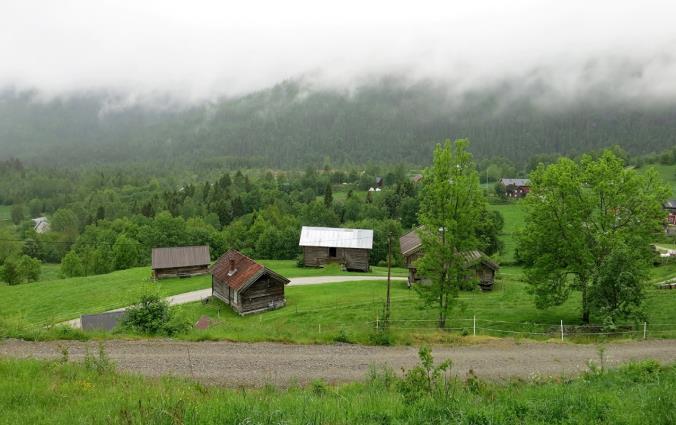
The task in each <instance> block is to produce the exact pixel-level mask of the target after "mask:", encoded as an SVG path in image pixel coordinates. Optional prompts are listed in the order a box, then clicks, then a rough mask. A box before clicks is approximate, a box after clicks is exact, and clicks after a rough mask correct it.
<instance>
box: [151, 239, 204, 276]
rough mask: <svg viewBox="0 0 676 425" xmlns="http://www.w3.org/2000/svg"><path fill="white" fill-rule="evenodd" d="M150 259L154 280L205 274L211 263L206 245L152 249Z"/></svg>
mask: <svg viewBox="0 0 676 425" xmlns="http://www.w3.org/2000/svg"><path fill="white" fill-rule="evenodd" d="M152 257H153V258H152V268H153V277H154V278H155V279H164V278H168V277H188V276H196V275H201V274H207V273H209V263H210V262H211V255H210V254H209V247H208V246H207V245H202V246H179V247H172V248H153V253H152Z"/></svg>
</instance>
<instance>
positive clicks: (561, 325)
mask: <svg viewBox="0 0 676 425" xmlns="http://www.w3.org/2000/svg"><path fill="white" fill-rule="evenodd" d="M561 341H563V320H561Z"/></svg>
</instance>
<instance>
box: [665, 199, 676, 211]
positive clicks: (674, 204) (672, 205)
mask: <svg viewBox="0 0 676 425" xmlns="http://www.w3.org/2000/svg"><path fill="white" fill-rule="evenodd" d="M664 208H667V209H674V208H676V199H670V200H668V201H667V202H665V203H664Z"/></svg>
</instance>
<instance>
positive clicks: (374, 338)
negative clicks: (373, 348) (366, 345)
mask: <svg viewBox="0 0 676 425" xmlns="http://www.w3.org/2000/svg"><path fill="white" fill-rule="evenodd" d="M369 341H371V344H373V345H383V346H390V345H392V344H393V343H394V341H393V338H392V335H390V333H389V332H388V331H386V330H382V329H378V330H376V331H375V332H373V333H372V334H371V335H370V336H369Z"/></svg>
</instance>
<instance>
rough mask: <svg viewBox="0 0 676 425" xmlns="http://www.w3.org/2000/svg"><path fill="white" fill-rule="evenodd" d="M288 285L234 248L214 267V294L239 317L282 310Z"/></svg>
mask: <svg viewBox="0 0 676 425" xmlns="http://www.w3.org/2000/svg"><path fill="white" fill-rule="evenodd" d="M287 283H289V279H287V278H285V277H283V276H280V275H279V274H277V273H275V272H273V271H272V270H270V269H268V268H267V267H265V266H263V265H262V264H259V263H257V262H255V261H254V260H252V259H251V258H249V257H247V256H246V255H244V254H242V253H241V252H239V251H235V250H234V249H231V250H230V251H228V252H226V253H225V254H223V255H222V256H221V257H220V258H219V259H218V260H216V263H214V265H213V266H212V267H211V294H212V295H213V296H214V297H216V298H218V299H219V300H221V301H223V302H224V303H226V304H228V305H229V306H230V307H231V308H232V309H233V310H235V311H236V312H237V313H239V314H240V315H245V314H251V313H258V312H261V311H267V310H274V309H277V308H280V307H283V306H284V305H285V304H286V298H285V297H284V286H285V285H286V284H287Z"/></svg>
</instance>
